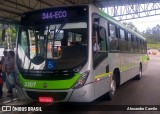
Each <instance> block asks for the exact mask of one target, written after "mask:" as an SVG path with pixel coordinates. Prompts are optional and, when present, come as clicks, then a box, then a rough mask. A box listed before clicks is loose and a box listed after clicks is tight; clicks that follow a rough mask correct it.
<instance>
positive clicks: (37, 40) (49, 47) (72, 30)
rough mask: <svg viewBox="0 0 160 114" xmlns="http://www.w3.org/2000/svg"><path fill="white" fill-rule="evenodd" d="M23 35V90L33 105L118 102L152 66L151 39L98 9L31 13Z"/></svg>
mask: <svg viewBox="0 0 160 114" xmlns="http://www.w3.org/2000/svg"><path fill="white" fill-rule="evenodd" d="M17 36H18V38H17V43H16V44H17V45H16V65H17V66H16V67H17V75H18V86H19V87H21V89H22V92H23V93H24V96H25V97H26V99H29V100H32V101H39V102H92V101H94V100H96V99H98V98H99V97H101V96H104V97H106V98H107V99H113V96H114V95H115V93H116V90H117V88H118V87H119V86H120V85H121V84H123V83H125V82H126V81H128V80H130V79H132V78H135V79H138V80H140V79H141V77H142V71H144V70H145V68H146V66H147V61H148V56H147V47H146V39H145V38H144V37H143V36H141V35H140V34H138V33H136V32H134V31H132V30H131V29H129V28H127V27H126V26H124V25H123V24H121V23H120V22H118V21H116V20H115V19H114V18H112V17H111V16H109V15H107V14H106V13H104V12H103V11H102V10H100V9H99V8H97V7H95V6H93V5H74V6H62V7H52V8H47V9H39V10H35V11H30V12H26V13H24V14H23V15H22V17H21V20H20V24H19V27H18V33H17ZM139 83H141V82H140V81H139Z"/></svg>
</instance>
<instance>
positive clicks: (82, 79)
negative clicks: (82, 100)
mask: <svg viewBox="0 0 160 114" xmlns="http://www.w3.org/2000/svg"><path fill="white" fill-rule="evenodd" d="M89 73H90V71H89V70H88V71H86V72H84V73H82V74H81V77H80V78H79V79H78V81H77V82H76V83H75V85H74V86H73V89H77V88H80V87H82V86H83V85H84V84H85V82H86V80H87V78H88V75H89Z"/></svg>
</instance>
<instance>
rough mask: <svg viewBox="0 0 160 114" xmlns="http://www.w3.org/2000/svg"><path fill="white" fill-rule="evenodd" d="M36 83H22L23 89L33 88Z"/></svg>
mask: <svg viewBox="0 0 160 114" xmlns="http://www.w3.org/2000/svg"><path fill="white" fill-rule="evenodd" d="M35 86H36V82H24V87H35Z"/></svg>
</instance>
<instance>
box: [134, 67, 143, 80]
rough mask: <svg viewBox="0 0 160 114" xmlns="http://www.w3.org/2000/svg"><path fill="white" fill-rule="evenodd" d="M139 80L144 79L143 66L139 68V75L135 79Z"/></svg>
mask: <svg viewBox="0 0 160 114" xmlns="http://www.w3.org/2000/svg"><path fill="white" fill-rule="evenodd" d="M135 78H136V79H137V80H140V79H141V78H142V65H140V67H139V74H138V75H137V76H136V77H135Z"/></svg>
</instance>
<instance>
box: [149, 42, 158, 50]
mask: <svg viewBox="0 0 160 114" xmlns="http://www.w3.org/2000/svg"><path fill="white" fill-rule="evenodd" d="M147 48H148V49H158V50H159V49H160V43H155V44H147Z"/></svg>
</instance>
